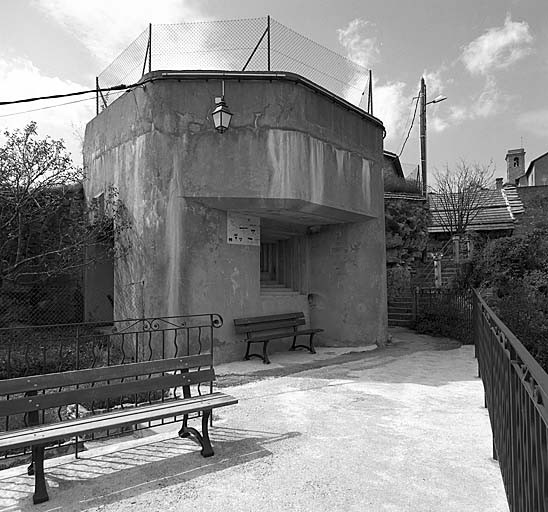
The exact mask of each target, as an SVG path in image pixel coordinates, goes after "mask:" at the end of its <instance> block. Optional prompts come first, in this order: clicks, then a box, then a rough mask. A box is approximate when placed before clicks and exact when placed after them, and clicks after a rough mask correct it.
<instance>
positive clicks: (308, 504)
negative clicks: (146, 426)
mask: <svg viewBox="0 0 548 512" xmlns="http://www.w3.org/2000/svg"><path fill="white" fill-rule="evenodd" d="M272 361H273V364H272V365H269V366H266V365H263V364H262V363H261V362H260V361H258V360H252V361H246V362H235V363H229V364H225V365H219V367H218V368H217V373H218V379H219V383H220V385H221V386H222V387H223V390H224V391H226V392H228V393H230V394H233V395H235V396H236V397H238V398H239V400H240V402H239V404H238V405H236V406H232V407H229V408H226V409H220V410H218V412H217V414H216V419H215V424H214V427H213V428H212V430H211V439H212V442H213V446H214V449H215V452H216V453H215V456H214V457H212V458H208V459H204V458H202V457H201V456H200V455H199V449H198V447H197V445H196V444H194V443H193V442H192V441H189V440H187V439H184V440H183V439H179V438H178V437H177V436H176V431H177V428H176V426H175V425H171V426H164V427H162V428H161V429H158V430H157V431H156V433H155V434H154V435H151V436H148V437H145V438H142V439H131V440H128V441H124V442H122V443H116V444H110V445H108V446H105V445H102V446H97V447H94V448H92V449H90V450H88V451H87V452H85V453H84V454H83V458H82V459H79V460H75V459H74V458H72V457H70V456H69V457H60V458H58V459H54V460H49V461H47V466H49V468H48V469H47V480H48V486H49V488H50V501H49V502H47V503H44V504H41V505H37V506H33V505H32V504H31V503H32V499H31V497H32V490H33V489H32V487H33V479H32V477H28V476H26V472H25V470H24V468H12V469H9V470H5V471H2V472H0V509H2V510H8V511H15V510H22V509H29V510H30V509H32V510H34V511H36V512H42V511H45V510H56V511H69V510H70V511H72V510H74V511H79V510H89V511H125V510H132V511H147V512H151V511H156V510H158V511H160V510H161V511H176V510H188V511H202V510H204V511H206V510H207V511H227V512H228V511H238V512H243V511H257V510H263V511H305V510H306V511H373V512H376V511H398V512H401V511H413V512H414V511H417V512H418V511H420V512H427V511H432V512H433V511H436V512H437V511H439V512H442V511H443V512H452V511H455V512H457V511H458V512H473V511H477V512H489V511H493V512H504V511H507V510H508V506H507V504H506V498H505V495H504V489H503V485H502V479H501V476H500V471H499V467H498V464H497V462H495V461H493V459H492V458H491V431H490V427H489V420H488V415H487V410H486V409H484V408H483V388H482V384H481V381H480V380H479V379H478V378H477V377H476V375H477V368H476V362H475V359H474V357H473V347H470V346H462V347H461V346H459V344H458V343H457V342H455V341H452V340H447V339H438V338H431V337H428V336H423V335H417V334H415V333H412V332H411V331H406V330H404V329H397V330H394V331H393V343H392V344H391V345H389V346H387V347H385V348H380V349H376V350H371V347H363V348H348V349H341V348H329V347H325V348H323V347H320V349H319V353H318V354H317V355H315V356H314V355H311V354H307V353H304V352H296V353H279V354H276V353H275V354H273V357H272Z"/></svg>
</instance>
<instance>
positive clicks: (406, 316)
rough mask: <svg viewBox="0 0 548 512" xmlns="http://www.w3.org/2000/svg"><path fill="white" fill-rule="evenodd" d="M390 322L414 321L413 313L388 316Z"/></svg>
mask: <svg viewBox="0 0 548 512" xmlns="http://www.w3.org/2000/svg"><path fill="white" fill-rule="evenodd" d="M388 320H389V321H390V320H407V321H412V320H413V313H411V312H409V313H392V314H389V315H388Z"/></svg>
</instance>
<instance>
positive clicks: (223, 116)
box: [211, 99, 232, 133]
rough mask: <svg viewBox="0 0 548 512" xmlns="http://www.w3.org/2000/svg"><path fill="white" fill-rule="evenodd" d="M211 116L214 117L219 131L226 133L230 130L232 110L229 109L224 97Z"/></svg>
mask: <svg viewBox="0 0 548 512" xmlns="http://www.w3.org/2000/svg"><path fill="white" fill-rule="evenodd" d="M211 116H212V117H213V124H214V125H215V129H216V130H217V131H218V132H219V133H224V132H226V131H227V130H228V126H229V125H230V120H231V119H232V112H230V110H228V107H227V106H226V103H225V100H224V99H221V101H219V102H218V103H217V105H216V106H215V110H214V111H213V113H212V114H211Z"/></svg>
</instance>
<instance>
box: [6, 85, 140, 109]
mask: <svg viewBox="0 0 548 512" xmlns="http://www.w3.org/2000/svg"><path fill="white" fill-rule="evenodd" d="M138 85H142V82H141V83H140V84H131V85H125V84H120V85H114V86H113V87H104V88H98V89H89V90H87V91H77V92H68V93H66V94H52V95H51V96H39V97H35V98H25V99H22V100H13V101H0V105H14V104H16V103H29V102H31V101H40V100H53V99H56V98H67V97H69V96H81V95H82V94H91V93H98V92H103V91H107V92H108V91H125V90H127V89H131V88H132V87H137V86H138Z"/></svg>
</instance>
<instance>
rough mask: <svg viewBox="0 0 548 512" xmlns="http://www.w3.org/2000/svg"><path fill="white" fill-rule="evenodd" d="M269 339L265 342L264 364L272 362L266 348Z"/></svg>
mask: <svg viewBox="0 0 548 512" xmlns="http://www.w3.org/2000/svg"><path fill="white" fill-rule="evenodd" d="M268 341H270V340H268ZM268 341H265V342H264V343H263V364H270V359H268V353H267V351H266V349H267V348H268Z"/></svg>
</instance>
